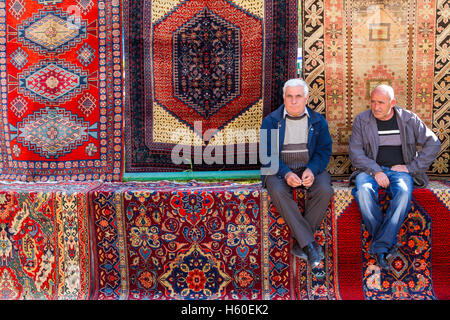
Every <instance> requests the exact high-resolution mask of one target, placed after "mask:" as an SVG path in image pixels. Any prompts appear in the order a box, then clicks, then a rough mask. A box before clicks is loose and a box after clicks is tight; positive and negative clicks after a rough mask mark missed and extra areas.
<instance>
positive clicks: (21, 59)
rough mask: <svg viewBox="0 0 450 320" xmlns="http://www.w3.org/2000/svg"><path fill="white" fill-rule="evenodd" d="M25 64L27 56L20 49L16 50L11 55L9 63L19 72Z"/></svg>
mask: <svg viewBox="0 0 450 320" xmlns="http://www.w3.org/2000/svg"><path fill="white" fill-rule="evenodd" d="M27 62H28V54H27V53H26V52H25V51H23V50H22V49H21V48H17V50H16V51H14V52H13V53H12V54H11V63H12V64H13V65H14V66H15V67H16V68H17V69H19V70H20V69H22V68H23V66H24V65H25V64H26V63H27Z"/></svg>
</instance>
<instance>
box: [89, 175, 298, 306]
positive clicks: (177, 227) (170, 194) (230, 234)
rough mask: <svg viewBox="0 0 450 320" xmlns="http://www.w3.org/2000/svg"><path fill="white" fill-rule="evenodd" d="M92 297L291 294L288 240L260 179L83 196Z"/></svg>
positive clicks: (103, 189) (135, 186)
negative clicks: (90, 251)
mask: <svg viewBox="0 0 450 320" xmlns="http://www.w3.org/2000/svg"><path fill="white" fill-rule="evenodd" d="M89 202H90V212H91V222H92V230H93V233H92V241H93V242H92V249H93V255H94V256H93V262H94V264H93V266H94V270H95V273H96V274H95V275H94V277H93V279H95V280H94V281H93V283H92V288H93V296H92V298H94V299H139V300H141V299H153V300H154V299H163V300H166V299H200V300H203V299H237V300H246V299H258V300H261V299H274V300H275V299H290V298H292V297H293V295H292V291H291V290H292V289H293V287H294V286H293V285H292V281H293V277H292V273H291V272H290V269H291V266H290V256H289V245H290V238H289V232H288V230H287V228H286V225H285V224H284V222H283V221H281V220H280V219H279V218H277V217H276V216H274V215H272V213H271V212H270V211H269V210H268V206H267V205H268V202H267V194H266V193H264V194H263V193H262V191H261V185H260V184H251V185H242V184H234V183H216V184H204V183H197V182H194V181H193V182H190V183H187V184H178V183H169V182H159V183H123V184H114V183H105V184H103V185H102V186H100V187H99V188H97V189H95V190H92V191H91V192H90V193H89Z"/></svg>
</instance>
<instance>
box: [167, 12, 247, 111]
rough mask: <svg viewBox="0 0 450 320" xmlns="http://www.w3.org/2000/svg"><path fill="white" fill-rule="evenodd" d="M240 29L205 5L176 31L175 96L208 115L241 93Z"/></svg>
mask: <svg viewBox="0 0 450 320" xmlns="http://www.w3.org/2000/svg"><path fill="white" fill-rule="evenodd" d="M239 46H240V37H239V29H238V28H237V27H236V26H234V25H233V24H231V23H230V22H228V21H226V20H224V19H222V18H221V17H220V16H218V15H217V14H215V13H214V12H212V11H210V10H209V9H208V8H204V9H203V10H202V11H201V12H200V13H199V14H198V15H197V16H195V17H194V18H193V19H191V20H190V21H188V22H187V23H186V24H184V25H183V26H182V27H180V28H179V29H178V30H177V31H176V32H175V33H174V47H175V48H177V49H176V50H174V55H175V57H174V63H175V65H174V71H175V79H174V83H175V88H174V89H175V92H174V94H175V96H176V97H178V98H179V99H180V100H181V101H183V102H184V103H186V104H187V105H189V106H190V107H192V108H193V109H194V110H195V111H197V112H198V113H199V114H200V115H201V116H203V117H204V118H205V119H208V118H209V117H210V116H211V115H213V114H214V113H216V112H217V111H218V110H219V109H220V108H222V107H223V106H224V105H226V104H227V103H228V102H230V101H231V100H232V99H234V98H235V97H236V96H237V95H239V94H240V90H239V89H240V77H239V73H240V70H239V68H240V63H239V59H236V57H239V54H240V48H239Z"/></svg>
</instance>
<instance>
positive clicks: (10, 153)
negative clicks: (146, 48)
mask: <svg viewBox="0 0 450 320" xmlns="http://www.w3.org/2000/svg"><path fill="white" fill-rule="evenodd" d="M0 3H1V5H2V8H4V10H2V12H1V13H0V16H1V18H2V19H3V21H6V23H4V24H2V26H1V27H0V30H1V41H2V43H3V44H4V45H2V46H1V47H0V54H1V55H2V59H1V61H0V69H1V70H2V74H1V75H0V77H1V84H0V91H1V94H2V100H1V112H0V119H1V121H2V126H1V128H0V137H1V139H0V179H3V180H16V181H27V182H33V181H34V182H39V181H42V182H45V181H60V180H73V181H75V180H78V181H80V180H107V181H121V178H122V177H121V173H122V59H121V55H122V46H121V42H122V36H121V34H122V32H121V28H122V26H121V18H120V14H121V3H120V2H118V1H110V0H107V1H102V2H101V3H100V2H99V1H96V0H88V1H76V2H74V1H68V0H59V1H34V0H2V1H0Z"/></svg>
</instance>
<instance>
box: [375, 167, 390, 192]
mask: <svg viewBox="0 0 450 320" xmlns="http://www.w3.org/2000/svg"><path fill="white" fill-rule="evenodd" d="M375 181H376V182H377V183H378V185H379V186H380V187H382V188H387V187H389V178H388V177H387V175H386V174H385V173H384V172H383V171H378V172H377V173H375Z"/></svg>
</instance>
